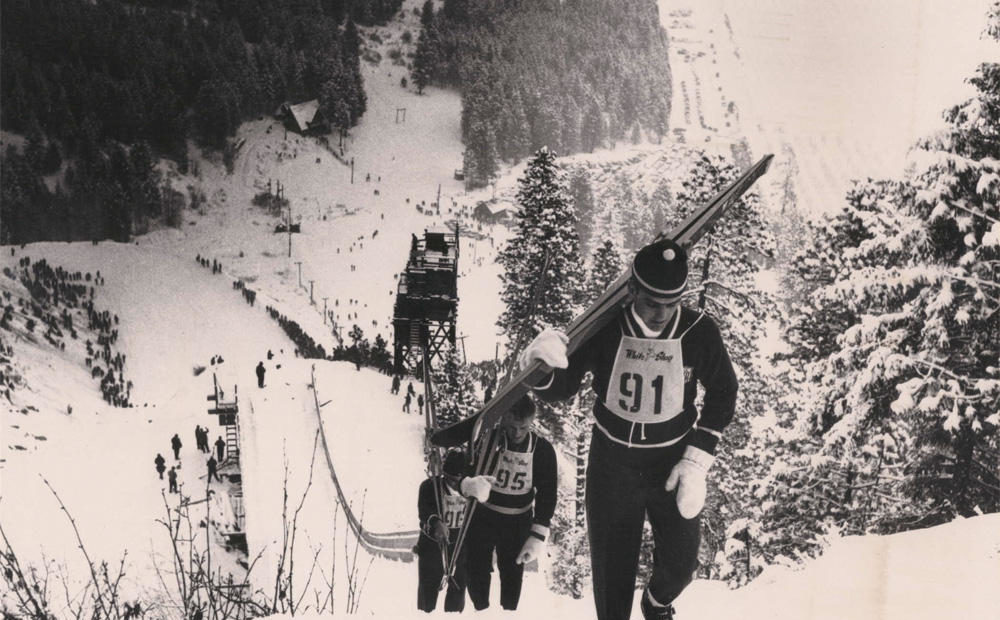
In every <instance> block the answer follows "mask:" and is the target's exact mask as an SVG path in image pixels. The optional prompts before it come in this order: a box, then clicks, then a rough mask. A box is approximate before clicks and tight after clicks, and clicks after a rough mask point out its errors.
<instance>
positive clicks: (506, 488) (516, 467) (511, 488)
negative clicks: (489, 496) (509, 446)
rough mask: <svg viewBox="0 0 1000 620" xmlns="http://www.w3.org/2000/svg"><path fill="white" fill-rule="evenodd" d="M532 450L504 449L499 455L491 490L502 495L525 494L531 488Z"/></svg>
mask: <svg viewBox="0 0 1000 620" xmlns="http://www.w3.org/2000/svg"><path fill="white" fill-rule="evenodd" d="M532 457H534V453H533V452H510V451H507V450H505V451H504V452H503V454H501V455H500V463H499V464H498V466H497V473H496V482H494V483H493V490H494V491H496V492H497V493H503V494H504V495H525V494H526V493H530V492H531V490H532V488H533V486H534V485H533V484H532V483H533V482H534V481H533V480H532V478H531V472H532V466H531V465H532Z"/></svg>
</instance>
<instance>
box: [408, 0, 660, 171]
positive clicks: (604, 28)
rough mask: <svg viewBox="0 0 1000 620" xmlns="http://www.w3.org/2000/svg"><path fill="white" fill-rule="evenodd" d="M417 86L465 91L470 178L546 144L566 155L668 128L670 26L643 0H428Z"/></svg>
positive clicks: (417, 58)
mask: <svg viewBox="0 0 1000 620" xmlns="http://www.w3.org/2000/svg"><path fill="white" fill-rule="evenodd" d="M421 22H422V29H421V34H420V38H419V39H418V41H417V49H416V53H415V56H414V60H413V75H412V78H413V80H414V83H415V85H416V86H417V88H418V89H423V88H424V87H425V86H426V85H428V84H431V83H434V84H442V85H449V86H457V87H459V88H461V90H462V139H463V142H464V143H465V146H466V152H465V161H464V162H463V163H464V168H465V178H466V183H467V185H469V186H470V187H476V186H482V185H485V184H486V183H488V182H489V179H490V177H492V176H493V175H494V174H495V173H496V171H497V163H498V161H500V160H506V161H516V160H518V159H520V158H522V157H525V156H527V155H528V154H529V153H532V152H534V151H535V150H536V149H538V148H540V147H542V146H548V147H549V148H550V149H551V150H554V151H556V152H558V153H560V154H569V153H574V152H579V151H592V150H593V149H594V148H597V147H599V146H602V145H606V144H609V143H610V142H613V141H616V140H621V139H626V138H627V139H631V140H638V139H640V138H642V137H643V136H644V135H645V136H647V137H648V136H652V137H660V136H663V135H664V134H665V133H666V131H667V121H668V118H669V113H670V68H669V65H668V59H667V35H666V32H665V31H664V30H663V29H662V28H661V26H660V22H659V16H658V14H657V9H656V5H655V3H653V2H648V1H647V0H617V1H615V2H611V1H609V0H562V1H560V0H514V1H500V0H487V1H484V2H472V1H471V0H445V2H444V4H443V5H442V6H441V9H440V10H439V11H437V12H435V11H434V10H433V7H432V6H431V4H430V3H429V2H428V3H427V4H425V5H424V10H423V13H422V16H421Z"/></svg>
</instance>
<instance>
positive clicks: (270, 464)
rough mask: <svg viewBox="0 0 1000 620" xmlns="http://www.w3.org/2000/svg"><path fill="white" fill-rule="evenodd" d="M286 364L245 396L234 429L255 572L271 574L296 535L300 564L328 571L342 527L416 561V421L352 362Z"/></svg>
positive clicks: (382, 381)
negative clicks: (237, 431)
mask: <svg viewBox="0 0 1000 620" xmlns="http://www.w3.org/2000/svg"><path fill="white" fill-rule="evenodd" d="M275 361H277V359H276V360H275ZM282 362H283V363H281V364H280V367H276V368H274V369H273V371H270V370H269V371H268V374H267V379H266V382H265V387H264V388H263V389H260V390H258V389H256V387H255V388H254V389H252V390H248V392H249V397H248V401H249V403H250V404H249V407H248V408H247V410H246V412H245V414H244V419H243V420H241V425H240V433H241V438H240V439H241V443H242V454H243V464H242V467H243V474H244V476H243V480H244V483H243V484H244V502H245V506H246V514H247V517H246V531H247V543H248V547H249V550H250V558H251V560H253V559H255V558H257V557H258V556H259V559H258V560H257V561H258V566H257V568H255V569H254V571H253V572H254V573H255V574H259V575H264V576H273V575H275V574H276V570H277V568H278V564H279V563H280V562H281V561H282V556H283V555H285V556H288V555H289V553H288V551H289V545H291V544H292V541H293V534H294V544H295V549H294V553H292V554H291V557H294V558H295V562H296V563H297V564H299V565H304V566H309V565H310V564H311V563H313V562H315V563H316V564H317V565H319V566H330V565H331V562H332V560H333V556H334V554H335V553H336V550H337V548H338V546H340V545H346V544H347V540H345V538H344V533H345V529H344V523H346V527H347V528H349V529H350V530H351V531H352V532H353V536H356V537H357V541H358V543H359V544H360V545H361V546H362V547H364V548H365V549H366V550H367V551H369V552H370V553H372V554H373V555H377V556H380V557H385V558H391V559H397V560H404V561H408V560H410V559H412V551H411V549H412V547H413V545H414V544H415V543H416V538H417V535H418V534H417V531H416V530H415V526H416V524H417V521H418V519H417V501H416V498H417V490H418V488H419V485H420V482H421V481H422V480H423V479H424V476H425V470H424V462H423V451H422V445H421V441H422V437H423V432H424V431H423V423H422V422H423V420H422V418H421V416H419V415H418V414H417V413H416V411H415V410H414V413H412V414H409V415H407V414H406V413H404V412H403V411H402V394H400V395H393V394H391V393H390V391H389V388H390V385H391V377H389V376H387V375H383V374H381V373H378V372H376V371H374V370H371V369H368V368H362V369H361V370H356V369H355V366H354V364H352V363H349V362H326V361H315V360H305V359H299V358H292V359H287V358H286V359H285V360H282ZM276 366H279V365H278V364H276ZM339 508H343V514H344V515H345V517H346V518H345V519H344V520H341V519H339V518H338V512H339ZM380 532H386V533H380ZM283 550H286V551H285V553H284V554H283V553H282V551H283ZM289 559H290V558H289V557H286V558H285V561H286V562H288V560H289ZM261 564H263V566H261ZM259 585H264V584H259ZM270 585H271V586H272V587H273V583H272V584H270Z"/></svg>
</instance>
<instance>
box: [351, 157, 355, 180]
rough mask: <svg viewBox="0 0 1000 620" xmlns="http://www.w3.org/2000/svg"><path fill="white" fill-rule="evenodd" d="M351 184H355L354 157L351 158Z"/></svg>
mask: <svg viewBox="0 0 1000 620" xmlns="http://www.w3.org/2000/svg"><path fill="white" fill-rule="evenodd" d="M351 185H354V158H353V157H352V158H351Z"/></svg>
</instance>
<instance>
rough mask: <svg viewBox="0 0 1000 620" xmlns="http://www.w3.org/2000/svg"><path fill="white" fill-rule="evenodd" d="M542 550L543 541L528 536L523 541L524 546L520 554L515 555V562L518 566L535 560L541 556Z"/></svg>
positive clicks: (543, 546)
mask: <svg viewBox="0 0 1000 620" xmlns="http://www.w3.org/2000/svg"><path fill="white" fill-rule="evenodd" d="M544 548H545V541H544V540H539V539H538V538H535V537H534V536H528V540H526V541H524V546H523V547H521V553H518V554H517V560H516V562H517V563H518V564H527V563H528V562H530V561H532V560H537V559H538V557H539V556H540V555H542V549H544Z"/></svg>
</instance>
